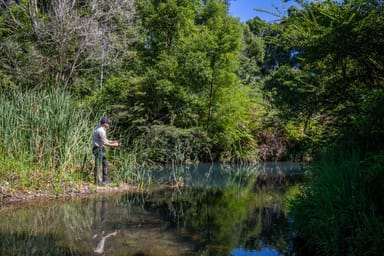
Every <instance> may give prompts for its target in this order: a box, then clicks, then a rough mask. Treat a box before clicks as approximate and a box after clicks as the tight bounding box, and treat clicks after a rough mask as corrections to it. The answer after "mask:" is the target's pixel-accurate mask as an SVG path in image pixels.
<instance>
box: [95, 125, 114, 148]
mask: <svg viewBox="0 0 384 256" xmlns="http://www.w3.org/2000/svg"><path fill="white" fill-rule="evenodd" d="M109 143H110V141H109V140H108V139H107V132H106V130H105V128H104V127H103V126H101V125H100V126H98V127H96V128H95V130H94V131H93V146H96V147H105V145H108V144H109Z"/></svg>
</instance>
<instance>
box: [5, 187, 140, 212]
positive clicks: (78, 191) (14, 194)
mask: <svg viewBox="0 0 384 256" xmlns="http://www.w3.org/2000/svg"><path fill="white" fill-rule="evenodd" d="M130 191H132V192H135V191H138V188H137V187H136V186H132V185H129V184H120V185H107V186H95V185H93V184H89V183H83V184H78V185H74V186H68V187H66V188H65V191H64V192H63V193H60V194H57V193H55V192H53V191H33V192H30V191H8V190H7V189H6V188H4V187H0V208H7V207H9V206H12V205H17V204H23V203H27V202H31V201H34V200H38V199H59V198H60V199H70V198H77V197H83V196H84V197H85V196H89V195H94V194H102V193H112V192H130Z"/></svg>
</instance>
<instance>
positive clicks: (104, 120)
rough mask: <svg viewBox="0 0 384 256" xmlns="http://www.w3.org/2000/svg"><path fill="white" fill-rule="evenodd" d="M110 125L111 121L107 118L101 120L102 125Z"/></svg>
mask: <svg viewBox="0 0 384 256" xmlns="http://www.w3.org/2000/svg"><path fill="white" fill-rule="evenodd" d="M110 123H111V120H110V119H108V118H107V117H103V118H101V120H100V124H110Z"/></svg>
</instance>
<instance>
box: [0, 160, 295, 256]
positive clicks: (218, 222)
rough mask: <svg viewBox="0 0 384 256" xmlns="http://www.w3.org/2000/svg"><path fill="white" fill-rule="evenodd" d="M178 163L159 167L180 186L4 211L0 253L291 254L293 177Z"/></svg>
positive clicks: (244, 168) (41, 204)
mask: <svg viewBox="0 0 384 256" xmlns="http://www.w3.org/2000/svg"><path fill="white" fill-rule="evenodd" d="M177 168H179V169H177V170H176V169H175V168H174V169H173V170H170V171H169V170H163V171H164V172H168V174H169V173H170V172H173V173H171V174H169V176H170V177H171V178H169V180H172V179H175V177H176V178H177V179H178V178H180V177H181V178H182V180H183V182H184V184H185V185H184V186H183V187H177V189H176V188H175V189H169V188H167V187H160V188H157V189H153V190H151V192H146V193H127V194H113V195H108V196H95V197H88V198H83V199H77V200H68V201H59V200H56V201H50V202H36V203H34V204H29V205H24V206H21V207H19V208H17V209H9V210H8V211H6V212H3V213H2V216H1V218H2V221H1V222H0V255H95V252H96V253H101V254H103V255H115V256H116V255H235V256H238V255H262V254H239V253H261V252H267V251H268V250H269V251H270V252H272V251H273V252H278V254H276V255H281V254H284V255H288V254H289V251H288V248H289V241H288V233H287V224H286V223H287V218H286V216H287V210H286V207H285V196H286V195H287V193H289V191H291V189H290V188H291V187H292V186H296V185H295V184H296V181H295V179H293V178H291V177H288V178H286V177H284V176H282V175H280V174H279V175H277V174H276V173H278V172H273V173H272V172H271V173H270V174H271V175H268V173H267V171H265V169H260V168H259V167H258V168H254V167H249V168H246V167H244V166H241V167H239V168H234V167H220V168H219V167H218V166H210V168H209V169H203V170H201V167H199V168H200V169H199V168H194V169H193V168H185V169H183V168H180V167H177ZM279 171H281V170H279ZM261 174H263V175H261ZM272 174H273V175H272ZM159 180H161V178H159ZM163 181H164V180H163ZM95 248H96V249H95ZM95 250H96V251H95ZM272 255H273V254H272Z"/></svg>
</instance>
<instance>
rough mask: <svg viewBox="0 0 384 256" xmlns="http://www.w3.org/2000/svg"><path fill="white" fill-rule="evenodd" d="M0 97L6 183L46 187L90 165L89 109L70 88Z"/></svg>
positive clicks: (1, 172)
mask: <svg viewBox="0 0 384 256" xmlns="http://www.w3.org/2000/svg"><path fill="white" fill-rule="evenodd" d="M0 102H1V105H0V138H1V139H2V143H1V144H0V157H1V158H2V159H1V160H2V161H1V167H0V175H1V176H2V177H3V179H4V182H5V183H7V184H11V185H10V186H13V188H18V187H21V188H29V189H45V188H47V187H50V186H52V187H53V185H52V181H54V180H60V179H68V177H69V176H70V175H69V174H70V173H73V172H77V171H84V169H85V168H86V166H88V167H89V166H90V164H89V161H90V160H91V159H93V158H92V156H91V152H90V142H91V135H92V133H91V129H92V123H94V122H93V120H92V112H91V111H89V110H87V109H83V108H81V107H80V106H79V105H78V104H77V103H76V101H75V100H73V99H72V98H71V95H70V93H68V92H66V91H63V90H50V91H27V92H20V91H8V92H6V93H4V94H2V95H1V96H0ZM73 177H78V176H76V175H74V176H73ZM50 184H51V185H50ZM0 185H1V184H0Z"/></svg>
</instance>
